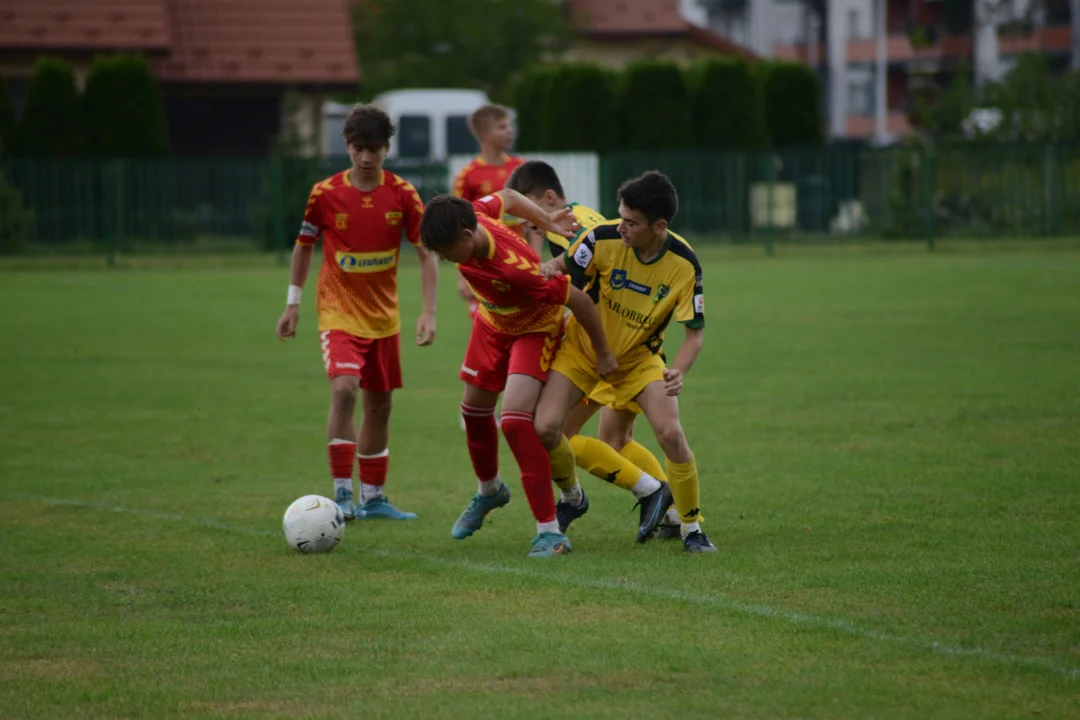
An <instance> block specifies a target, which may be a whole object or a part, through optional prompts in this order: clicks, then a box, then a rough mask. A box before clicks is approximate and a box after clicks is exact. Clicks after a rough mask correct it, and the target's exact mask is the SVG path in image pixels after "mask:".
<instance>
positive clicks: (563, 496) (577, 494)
mask: <svg viewBox="0 0 1080 720" xmlns="http://www.w3.org/2000/svg"><path fill="white" fill-rule="evenodd" d="M559 499H560V500H561V501H562V502H564V503H570V504H571V505H573V506H574V507H577V506H578V505H580V504H581V501H582V500H584V499H585V495H584V493H582V492H581V485H580V484H578V485H574V487H572V488H570V489H569V490H560V491H559Z"/></svg>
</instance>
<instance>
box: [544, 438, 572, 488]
mask: <svg viewBox="0 0 1080 720" xmlns="http://www.w3.org/2000/svg"><path fill="white" fill-rule="evenodd" d="M548 457H549V458H551V479H552V480H553V481H554V482H555V484H556V485H558V486H559V489H560V490H562V491H563V492H569V491H570V490H572V489H573V488H575V487H577V484H578V479H577V467H576V465H575V462H574V450H573V448H571V447H570V441H569V440H567V439H566V436H565V435H560V436H559V444H558V445H557V446H556V447H555V449H554V450H548Z"/></svg>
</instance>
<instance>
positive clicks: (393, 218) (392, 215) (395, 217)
mask: <svg viewBox="0 0 1080 720" xmlns="http://www.w3.org/2000/svg"><path fill="white" fill-rule="evenodd" d="M401 217H402V215H401V213H399V212H388V213H386V224H387V225H389V226H390V227H397V226H398V225H400V224H401Z"/></svg>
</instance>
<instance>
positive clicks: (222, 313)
mask: <svg viewBox="0 0 1080 720" xmlns="http://www.w3.org/2000/svg"><path fill="white" fill-rule="evenodd" d="M702 258H703V263H704V265H705V271H706V293H707V296H708V301H707V312H708V322H709V327H708V330H707V341H706V349H705V352H704V354H703V356H702V358H701V360H700V361H699V364H698V366H697V367H696V368H695V370H694V372H693V373H692V374H691V378H690V380H689V382H688V385H687V389H686V391H685V393H684V396H683V402H682V408H683V413H684V417H685V419H686V422H685V424H686V427H687V431H688V433H689V439H690V442H691V445H692V446H693V447H694V448H695V449H696V453H697V457H698V465H699V467H700V468H701V469H702V483H703V508H704V513H705V516H706V527H707V530H708V532H709V533H710V535H711V537H712V539H713V540H714V542H716V544H717V545H718V546H720V548H721V552H720V553H719V554H716V555H712V556H707V557H688V556H686V555H685V554H684V553H682V551H681V547H679V546H676V545H672V544H662V543H659V542H655V543H651V544H648V545H645V546H638V545H636V544H635V543H634V542H633V533H634V528H635V524H636V514H634V513H632V512H631V506H632V505H633V499H632V498H631V497H630V496H629V495H627V494H625V493H622V492H621V491H619V490H617V489H615V488H612V487H610V486H608V485H606V484H605V483H602V482H601V481H599V480H595V479H593V478H588V477H583V482H584V483H586V489H587V490H589V492H590V495H591V499H592V511H591V512H590V513H589V515H588V516H587V517H586V518H583V519H582V520H581V521H580V522H579V523H578V524H577V525H575V527H574V528H573V531H572V537H573V539H574V553H573V555H570V556H568V557H565V558H555V559H553V560H549V561H537V560H527V559H526V558H525V557H524V555H525V552H526V551H527V550H528V540H529V538H530V537H531V536H532V534H533V525H532V522H531V517H530V516H529V513H528V507H527V504H526V503H525V501H524V496H523V494H522V493H521V491H520V483H519V482H518V481H517V476H516V474H515V473H514V472H513V462H512V458H511V456H510V454H509V452H508V450H506V448H505V446H504V448H503V450H504V452H503V456H502V466H503V475H504V477H506V478H507V479H508V481H509V482H510V485H511V487H512V489H513V490H514V492H515V500H514V502H513V503H512V504H511V505H510V507H508V508H507V509H505V510H501V511H499V512H497V513H496V514H494V515H492V517H491V521H490V523H489V524H488V526H486V527H485V528H484V530H483V531H481V532H480V533H478V534H477V535H476V536H475V537H473V538H471V539H469V540H466V541H464V542H456V541H453V540H451V538H450V526H451V525H452V523H453V521H454V519H455V518H456V516H457V514H458V513H459V512H460V510H461V509H462V507H463V506H464V504H465V503H466V502H467V501H468V499H469V496H470V495H471V493H472V492H473V490H474V487H475V483H474V480H473V479H472V477H471V472H470V466H469V463H468V458H467V454H466V450H465V445H464V438H463V435H462V433H461V431H460V430H459V429H458V424H457V417H456V407H457V404H458V401H459V399H460V394H461V391H460V385H459V383H458V381H457V379H456V373H457V367H458V365H459V363H460V357H461V354H462V351H463V349H464V343H465V338H466V332H467V328H466V324H465V319H464V317H463V315H464V310H463V308H462V306H461V303H460V302H459V301H456V300H455V299H454V298H453V288H452V283H451V282H444V284H443V287H442V291H441V304H440V326H439V331H440V334H439V337H438V340H437V344H436V346H435V347H432V348H426V349H417V348H415V347H412V346H411V345H409V344H405V345H404V363H405V372H406V383H407V388H406V390H405V391H403V392H401V393H399V395H398V397H397V401H396V407H395V411H394V412H395V416H394V425H393V438H392V441H391V452H392V460H391V480H390V484H389V486H388V489H389V494H390V497H391V498H392V499H393V500H395V501H396V502H397V503H398V504H399V505H400V506H402V507H404V508H405V509H409V510H413V511H416V512H418V513H419V515H420V520H419V521H417V522H415V523H407V524H385V523H384V524H358V523H354V524H353V525H351V526H350V527H349V528H348V531H347V532H346V536H345V540H344V542H343V544H342V545H341V546H340V547H339V548H338V549H337V550H336V551H335V552H333V553H331V554H329V555H326V556H300V555H297V554H295V553H293V552H292V551H290V550H289V549H288V548H287V547H286V545H285V543H284V541H283V539H282V537H281V534H280V520H281V514H282V513H283V512H284V510H285V507H286V506H287V505H288V504H289V502H291V501H292V500H293V499H294V498H296V497H298V496H299V495H302V494H306V493H310V492H318V493H323V494H329V493H330V492H331V483H330V480H329V478H328V471H327V465H326V458H325V436H324V430H323V427H324V421H325V415H326V409H327V402H328V397H327V389H326V381H325V378H324V376H323V372H322V365H321V359H320V355H319V346H318V341H317V338H316V335H315V323H314V308H313V307H312V304H313V303H311V302H308V303H307V304H306V305H305V308H304V314H303V318H302V324H301V328H300V338H299V339H298V340H297V341H294V342H292V343H289V344H282V343H280V342H279V341H278V340H276V339H275V338H274V336H273V327H274V323H275V321H276V319H277V316H278V314H279V312H280V310H281V305H282V303H283V301H284V296H285V285H286V274H285V271H284V270H283V269H282V268H278V267H274V266H272V265H270V264H269V262H267V261H254V260H252V261H250V262H251V263H252V266H251V267H244V266H243V265H242V264H243V263H244V262H247V261H245V260H244V259H243V258H241V259H238V260H234V261H233V262H231V263H230V265H229V266H228V267H222V268H215V267H213V266H212V265H211V264H209V263H210V261H202V262H203V263H204V264H203V266H202V267H199V266H198V265H199V263H192V266H191V267H185V268H179V269H173V268H170V269H147V270H143V271H139V272H131V271H129V272H123V271H113V272H109V271H100V270H91V271H87V270H83V271H56V270H50V271H41V272H3V273H0V301H2V303H3V305H4V307H5V308H7V311H6V312H5V313H4V314H3V316H2V317H0V338H2V340H0V377H2V378H3V390H2V394H0V423H2V427H3V430H4V432H3V433H0V496H2V499H3V503H2V504H0V544H2V554H0V717H2V718H9V719H10V718H67V717H70V718H75V717H78V718H166V717H168V718H173V717H229V718H240V717H251V718H264V717H280V718H296V717H319V718H322V717H326V718H346V717H349V718H353V717H363V718H381V717H386V718H391V717H419V716H426V717H432V718H434V717H438V718H444V717H446V718H451V717H452V718H466V717H528V718H560V717H605V718H630V717H634V718H638V717H641V718H644V717H747V718H773V717H843V718H867V717H911V718H924V717H956V718H998V717H1000V718H1012V717H1033V716H1034V717H1062V718H1063V717H1070V716H1071V717H1077V716H1078V715H1080V252H1076V251H1075V250H1072V251H1065V252H1056V253H1029V252H988V253H980V252H966V253H943V254H935V255H929V254H894V255H879V254H873V253H860V252H848V253H830V252H821V253H815V252H813V251H807V252H804V253H800V254H798V255H797V256H791V257H785V256H781V257H777V258H773V259H765V258H762V257H759V256H757V255H753V256H751V255H746V256H742V255H738V254H734V255H733V254H724V253H721V252H719V251H707V252H703V253H702ZM444 277H445V278H447V279H449V278H450V277H451V276H450V274H449V273H448V272H447V273H444ZM402 288H403V295H404V299H403V304H404V316H405V329H406V336H407V337H408V336H409V335H410V334H411V327H412V326H413V324H414V323H415V317H416V314H417V311H418V309H419V292H418V282H417V278H416V271H415V267H414V266H412V265H410V266H408V267H405V268H404V269H403V286H402ZM311 295H312V293H309V298H310V297H311ZM677 336H678V333H675V334H674V335H673V338H672V339H673V342H672V343H671V344H672V345H675V344H677V343H676V342H674V341H676V340H677ZM640 437H641V438H642V439H643V440H644V441H646V442H647V443H648V444H650V446H652V447H655V443H653V441H652V437H651V433H650V432H649V431H648V429H647V428H646V427H645V426H642V427H641V429H640Z"/></svg>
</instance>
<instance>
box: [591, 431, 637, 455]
mask: <svg viewBox="0 0 1080 720" xmlns="http://www.w3.org/2000/svg"><path fill="white" fill-rule="evenodd" d="M598 435H599V436H600V441H601V442H603V443H604V444H605V445H609V446H611V448H612V449H614V450H615V452H621V451H622V449H623V448H624V447H626V446H627V445H629V444H630V439H631V438H630V434H629V433H625V432H622V431H621V430H620V429H619V428H616V429H611V428H605V427H604V426H602V425H601V426H600V430H599V432H598Z"/></svg>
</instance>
